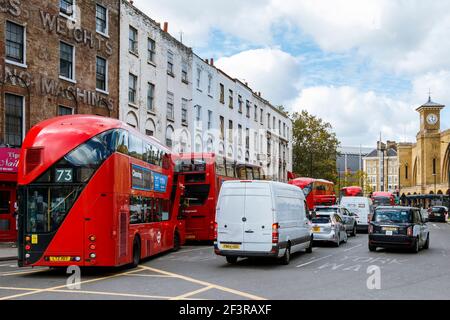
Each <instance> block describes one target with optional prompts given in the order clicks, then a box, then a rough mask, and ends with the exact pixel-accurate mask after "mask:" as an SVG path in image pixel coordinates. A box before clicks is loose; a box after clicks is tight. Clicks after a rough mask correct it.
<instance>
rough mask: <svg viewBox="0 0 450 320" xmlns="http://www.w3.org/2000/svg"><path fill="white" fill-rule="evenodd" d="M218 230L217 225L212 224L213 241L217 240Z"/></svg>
mask: <svg viewBox="0 0 450 320" xmlns="http://www.w3.org/2000/svg"><path fill="white" fill-rule="evenodd" d="M218 229H219V225H218V224H217V222H216V223H214V240H217V237H218Z"/></svg>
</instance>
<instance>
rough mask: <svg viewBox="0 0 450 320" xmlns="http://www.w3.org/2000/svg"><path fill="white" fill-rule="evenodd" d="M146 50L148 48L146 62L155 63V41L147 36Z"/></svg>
mask: <svg viewBox="0 0 450 320" xmlns="http://www.w3.org/2000/svg"><path fill="white" fill-rule="evenodd" d="M147 50H148V58H147V59H148V62H151V63H155V55H156V42H155V40H153V39H150V38H148V41H147Z"/></svg>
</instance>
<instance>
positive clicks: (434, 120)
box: [427, 113, 438, 125]
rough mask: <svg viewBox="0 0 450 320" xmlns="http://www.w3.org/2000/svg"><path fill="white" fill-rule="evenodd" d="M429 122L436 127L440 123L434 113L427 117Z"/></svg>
mask: <svg viewBox="0 0 450 320" xmlns="http://www.w3.org/2000/svg"><path fill="white" fill-rule="evenodd" d="M427 122H428V124H430V125H435V124H436V123H437V122H438V117H437V115H435V114H433V113H431V114H429V115H428V117H427Z"/></svg>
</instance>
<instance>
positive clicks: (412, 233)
mask: <svg viewBox="0 0 450 320" xmlns="http://www.w3.org/2000/svg"><path fill="white" fill-rule="evenodd" d="M406 234H407V235H408V237H412V236H413V235H414V228H413V227H409V228H408V230H407V232H406Z"/></svg>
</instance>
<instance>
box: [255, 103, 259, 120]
mask: <svg viewBox="0 0 450 320" xmlns="http://www.w3.org/2000/svg"><path fill="white" fill-rule="evenodd" d="M255 121H256V122H258V106H256V105H255Z"/></svg>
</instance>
